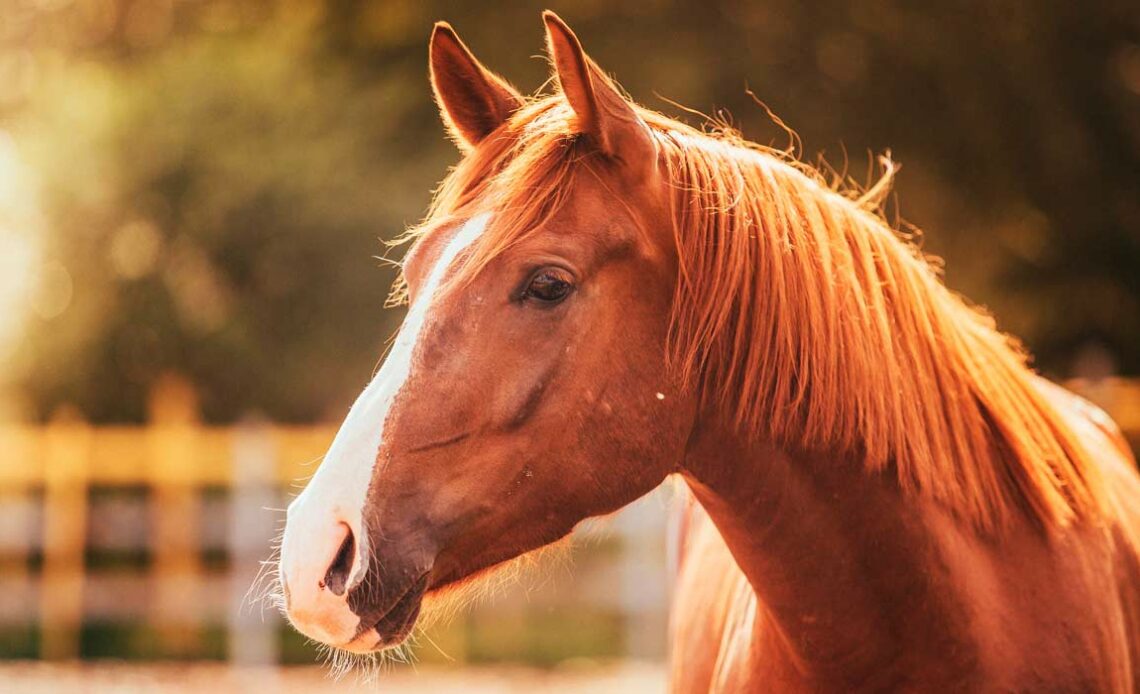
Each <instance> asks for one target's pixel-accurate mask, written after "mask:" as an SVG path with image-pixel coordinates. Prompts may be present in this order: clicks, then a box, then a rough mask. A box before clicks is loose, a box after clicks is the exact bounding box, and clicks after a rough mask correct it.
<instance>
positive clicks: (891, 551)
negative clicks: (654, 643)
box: [280, 13, 1140, 692]
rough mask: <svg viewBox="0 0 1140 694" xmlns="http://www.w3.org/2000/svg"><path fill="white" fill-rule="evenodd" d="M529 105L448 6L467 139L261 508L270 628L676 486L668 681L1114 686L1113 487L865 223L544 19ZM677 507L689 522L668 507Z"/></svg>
mask: <svg viewBox="0 0 1140 694" xmlns="http://www.w3.org/2000/svg"><path fill="white" fill-rule="evenodd" d="M544 20H545V24H546V38H547V45H548V49H549V52H550V57H551V61H552V63H553V66H554V70H555V74H556V77H557V90H556V93H555V94H553V95H549V96H544V97H539V98H525V97H523V96H521V95H520V94H519V93H518V92H517V91H516V90H515V89H514V88H512V87H511V86H510V85H509V84H508V83H507V82H506V81H504V80H503V79H502V78H500V77H498V76H497V75H495V74H493V73H491V72H490V71H488V70H487V69H486V68H484V67H483V66H482V65H481V64H480V63H479V62H478V61H477V60H476V59H475V58H474V57H473V56H472V54H471V53H470V52H469V51H468V49H467V48H466V47H465V46H464V44H463V43H462V42H461V41H460V40H459V38H458V37H457V36H456V35H455V33H454V32H453V31H452V30H451V28H450V27H449V26H447V25H446V24H439V25H437V26H436V28H435V31H434V33H433V34H432V39H431V47H430V63H431V83H432V87H433V89H434V91H435V96H436V100H437V101H438V103H439V106H440V110H441V112H442V114H443V119H444V121H445V123H446V125H447V128H448V130H449V132H450V133H451V135H452V137H453V138H454V139H455V141H456V143H457V144H458V145H459V147H460V149H461V150H462V151H463V153H464V156H463V158H462V160H461V161H460V163H459V164H458V166H457V167H456V168H455V169H454V171H452V172H451V173H450V175H448V177H447V178H446V179H445V180H444V182H443V184H442V186H441V188H440V189H439V191H438V193H437V195H436V198H435V201H434V203H433V206H432V208H431V210H430V212H429V214H428V216H427V218H426V220H425V222H424V223H423V224H422V226H420V227H419V228H417V229H415V230H413V232H411V234H410V236H411V238H413V239H414V240H415V244H414V246H413V247H412V249H411V251H410V252H409V254H408V256H407V258H406V260H405V262H404V265H403V277H404V280H405V284H403V285H402V287H401V290H400V292H399V294H400V296H401V297H403V298H406V300H407V302H408V304H409V309H408V314H407V318H406V319H405V321H404V324H403V326H402V327H401V329H400V332H399V334H398V336H397V337H396V339H395V343H394V345H393V347H392V350H391V352H390V354H389V355H388V357H387V359H386V360H385V361H384V363H383V365H382V367H381V368H380V370H379V371H378V373H377V374H376V375H375V377H374V379H373V380H372V381H371V383H370V384H369V385H368V386H367V388H365V390H364V392H363V394H362V395H360V397H359V399H358V400H357V401H356V403H355V404H354V405H353V407H352V409H351V411H350V412H349V414H348V416H347V419H346V420H345V422H344V424H343V426H342V428H341V430H340V432H339V433H338V434H337V436H336V439H335V440H334V441H333V443H332V446H331V448H330V449H329V451H328V455H327V457H326V458H325V460H324V462H323V464H322V465H321V467H320V468H319V470H318V471H317V473H316V475H315V477H314V478H313V480H312V481H311V482H310V483H309V485H308V487H307V488H306V489H305V490H304V492H303V493H302V494H301V495H300V496H299V497H298V498H297V499H296V500H295V501H294V502H293V503H292V504H291V506H290V507H289V511H288V520H287V526H286V529H285V536H284V540H283V546H282V550H281V559H280V577H281V583H282V588H283V592H284V597H285V602H286V611H287V614H288V616H289V619H290V620H291V621H292V623H293V624H294V625H295V626H296V627H297V628H298V629H299V630H300V631H302V632H303V633H305V634H307V635H309V636H310V637H312V638H314V639H317V640H319V641H321V642H323V643H326V644H329V645H330V646H332V647H334V648H336V649H342V650H346V651H352V652H371V651H377V650H382V649H386V648H389V647H391V646H394V645H396V644H399V643H401V642H403V641H404V640H405V639H406V638H407V637H408V635H409V633H410V632H411V630H412V629H413V626H414V625H415V624H416V622H417V619H418V617H419V615H420V611H421V606H422V605H423V603H424V600H425V598H426V597H434V596H437V595H441V594H444V593H446V592H447V591H449V590H450V589H453V588H455V587H456V586H460V585H462V584H465V583H467V582H469V581H471V580H472V579H473V577H477V576H480V575H483V574H485V573H487V571H488V570H489V569H491V568H492V567H496V566H499V565H501V564H502V563H503V562H506V561H507V560H510V559H512V558H514V557H518V556H520V555H523V554H524V553H527V552H530V551H532V550H535V549H537V548H540V547H543V546H545V545H548V544H550V543H553V542H555V541H557V540H559V539H560V538H562V537H564V536H566V535H567V534H568V533H569V532H570V531H571V530H572V529H573V528H574V526H575V525H576V524H577V523H579V522H580V521H582V520H583V519H585V518H588V517H591V516H598V515H601V514H607V513H610V512H612V511H615V510H617V509H619V508H621V507H622V506H625V505H626V504H628V503H630V502H631V501H633V500H635V499H637V498H638V497H640V496H642V495H643V494H645V493H646V492H648V491H650V490H651V489H653V488H654V487H656V486H657V485H659V484H660V483H661V482H662V481H663V480H664V479H666V478H667V477H669V476H671V475H679V476H680V477H681V478H683V480H684V481H685V482H686V483H687V485H688V487H689V489H691V492H692V497H693V498H694V499H695V501H693V502H692V503H691V504H690V506H689V509H688V513H687V521H686V523H685V532H684V537H683V540H682V547H681V550H682V560H681V564H680V574H679V576H678V587H677V591H676V593H677V600H676V605H675V606H674V613H673V627H672V637H673V665H672V679H673V686H674V688H675V689H677V690H680V691H709V690H714V691H744V690H757V691H804V690H812V691H816V690H835V691H854V690H874V691H881V690H897V689H902V690H912V691H1014V690H1016V691H1081V692H1085V691H1114V692H1126V691H1135V690H1136V689H1137V688H1138V687H1140V476H1138V475H1137V473H1136V471H1135V469H1134V461H1133V460H1132V458H1131V454H1130V453H1129V452H1128V450H1127V447H1126V445H1125V443H1124V442H1123V439H1122V438H1121V436H1120V434H1119V432H1118V430H1117V429H1116V427H1115V426H1114V424H1113V423H1112V422H1111V421H1110V420H1109V419H1108V418H1107V417H1106V416H1105V415H1104V414H1103V413H1101V412H1100V411H1099V410H1097V409H1095V408H1093V407H1092V406H1091V405H1089V404H1087V403H1085V402H1083V401H1081V400H1079V399H1078V398H1076V397H1075V396H1073V395H1070V394H1069V393H1067V392H1065V391H1064V390H1062V389H1060V388H1059V387H1057V386H1054V385H1051V384H1049V383H1048V382H1046V381H1044V380H1043V379H1041V378H1039V377H1038V376H1036V375H1034V374H1033V373H1032V372H1031V371H1030V370H1029V369H1028V368H1027V367H1026V365H1025V358H1024V356H1023V354H1022V353H1021V351H1020V350H1019V348H1018V347H1017V346H1016V344H1015V343H1014V342H1013V341H1012V340H1010V339H1009V338H1008V337H1006V336H1005V335H1003V334H1002V333H1000V332H998V331H997V330H996V329H995V327H994V325H993V323H992V321H991V320H990V318H988V317H987V316H986V315H985V314H983V313H982V312H981V311H979V310H977V309H975V308H973V307H971V306H969V305H968V304H967V303H966V302H965V301H963V300H962V299H960V298H959V297H958V296H956V295H955V294H953V293H951V292H950V291H949V290H947V289H946V288H945V287H944V286H943V285H942V284H941V282H940V281H939V279H938V277H937V276H936V273H935V271H934V270H932V268H931V266H930V265H929V264H928V263H927V262H926V260H925V259H924V258H923V257H922V256H921V255H920V254H919V253H918V252H917V251H916V250H915V249H914V248H913V247H912V246H911V245H909V244H908V243H907V242H905V241H904V240H902V239H900V237H899V236H898V235H896V233H894V231H893V230H892V229H891V227H890V226H889V225H887V224H886V223H885V222H884V221H883V219H882V217H881V215H880V214H878V212H877V207H878V201H879V200H880V199H881V197H882V193H883V192H884V191H885V189H886V187H887V185H888V184H889V179H890V175H891V173H892V171H893V170H892V169H890V168H888V173H887V174H886V175H885V176H884V180H883V181H882V184H881V185H877V186H874V187H872V189H871V190H870V191H868V192H866V193H864V194H862V195H856V194H851V195H848V194H845V193H844V192H842V191H840V190H838V189H837V186H832V185H828V184H827V183H826V182H825V181H824V180H823V178H822V177H821V176H820V175H819V174H817V173H816V172H814V171H812V170H810V169H809V168H807V167H805V166H802V165H799V164H797V163H796V162H794V161H790V160H789V158H788V157H786V156H783V155H782V154H781V153H780V152H775V151H772V150H770V149H766V148H763V147H759V146H757V145H754V144H752V143H749V142H747V141H745V140H743V139H742V138H740V137H739V136H736V135H734V134H732V133H729V132H718V133H714V134H708V133H705V132H701V131H698V130H695V129H693V128H690V127H687V126H685V125H682V124H681V123H678V122H676V121H674V120H670V119H668V118H666V117H664V116H661V115H659V114H656V113H653V112H651V111H649V110H647V109H644V108H641V107H639V106H636V105H634V104H633V103H631V102H630V101H629V100H628V99H627V98H626V97H625V96H624V95H623V94H622V93H621V92H620V91H619V90H618V88H617V87H616V86H615V84H614V83H613V82H612V81H610V79H609V78H608V77H607V76H606V75H605V73H603V72H602V71H601V70H600V69H599V68H598V67H597V65H596V64H595V63H594V62H593V61H592V60H591V59H590V58H589V57H588V56H587V55H586V54H585V53H584V52H583V50H582V47H581V45H580V44H579V42H578V39H577V38H576V37H575V36H574V34H573V33H572V32H571V31H570V30H569V28H567V26H566V25H565V24H564V23H563V22H562V21H561V20H560V19H558V18H557V17H556V16H555V15H553V14H551V13H546V14H545V15H544ZM698 504H699V505H698Z"/></svg>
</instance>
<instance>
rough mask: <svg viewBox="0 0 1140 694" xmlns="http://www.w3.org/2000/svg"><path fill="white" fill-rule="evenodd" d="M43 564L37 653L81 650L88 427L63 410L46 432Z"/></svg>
mask: <svg viewBox="0 0 1140 694" xmlns="http://www.w3.org/2000/svg"><path fill="white" fill-rule="evenodd" d="M44 436H45V441H44V443H45V450H44V479H43V483H44V540H43V547H44V568H43V577H42V579H41V586H40V626H41V633H42V638H41V645H40V655H41V657H42V658H44V659H45V660H61V659H70V658H76V657H78V656H79V645H80V644H79V627H80V624H82V620H83V548H84V544H85V540H86V535H87V484H86V480H85V479H84V477H85V474H86V471H87V466H88V461H89V457H90V453H91V428H90V427H89V426H88V425H87V424H86V423H84V422H83V420H82V419H81V418H80V417H79V415H78V413H77V412H75V411H74V410H62V411H61V412H59V413H58V414H57V415H56V417H55V418H54V419H53V421H52V422H51V424H49V425H48V427H47V429H46V430H45V432H44Z"/></svg>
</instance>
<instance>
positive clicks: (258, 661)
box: [229, 416, 284, 687]
mask: <svg viewBox="0 0 1140 694" xmlns="http://www.w3.org/2000/svg"><path fill="white" fill-rule="evenodd" d="M277 456H278V451H277V447H276V445H275V441H274V439H273V432H272V430H271V429H270V427H269V426H268V424H267V423H266V422H265V421H264V420H263V419H261V418H260V417H252V416H251V417H246V418H245V419H243V420H242V421H241V422H240V423H239V424H238V425H237V427H235V429H234V436H233V452H232V455H231V462H232V466H233V468H232V469H233V476H232V479H233V483H232V487H231V493H230V527H229V545H230V546H229V555H230V609H229V617H230V619H229V657H230V662H231V663H232V664H233V665H235V666H238V667H242V668H248V667H256V668H259V669H260V668H264V667H266V666H271V665H274V664H276V663H277V659H278V653H277V651H278V647H277V627H278V624H279V617H278V614H277V611H276V610H275V609H272V607H271V606H268V605H265V604H262V603H260V602H257V600H258V598H260V597H261V595H259V594H258V591H259V590H260V589H262V588H266V587H267V586H261V585H258V586H254V582H255V581H258V580H259V578H260V579H261V580H269V579H268V578H265V577H263V576H262V574H261V570H260V569H261V564H260V562H261V560H263V559H265V557H266V553H267V550H268V549H269V546H270V543H271V542H272V541H273V540H274V535H275V533H276V531H277V528H276V527H275V519H280V520H282V521H283V520H284V518H283V517H282V516H281V514H277V513H275V512H274V511H273V510H272V509H273V508H274V507H275V506H276V505H277V504H278V503H279V499H278V496H277V484H276V483H277V479H276V478H277ZM266 571H268V568H266ZM263 675H264V673H262V674H259V675H257V677H258V678H259V685H260V686H261V687H265V686H267V685H268V683H267V682H266V681H265V680H264V679H261V678H262V677H263Z"/></svg>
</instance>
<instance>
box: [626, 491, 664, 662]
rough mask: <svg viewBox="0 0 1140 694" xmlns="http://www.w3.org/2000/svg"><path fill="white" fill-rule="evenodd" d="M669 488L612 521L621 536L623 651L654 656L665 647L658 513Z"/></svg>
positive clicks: (661, 539) (638, 656)
mask: <svg viewBox="0 0 1140 694" xmlns="http://www.w3.org/2000/svg"><path fill="white" fill-rule="evenodd" d="M670 491H671V489H668V488H665V487H662V488H658V489H657V490H656V491H653V492H651V493H650V494H648V495H646V496H645V497H643V498H641V499H639V500H638V501H636V502H634V503H633V504H630V505H629V506H628V507H626V508H624V509H622V511H621V512H620V513H619V514H618V515H617V517H616V518H615V520H614V524H615V526H616V529H617V531H618V534H619V536H620V537H621V542H622V546H621V565H620V566H621V574H620V575H621V586H620V590H621V606H622V612H623V614H622V617H623V619H624V622H625V633H624V636H625V649H626V656H627V657H630V658H635V659H638V660H652V659H656V658H660V657H661V656H662V655H664V654H665V652H666V647H667V640H668V639H667V635H666V634H667V631H668V623H667V618H666V616H665V611H664V610H662V609H661V605H662V604H663V603H664V601H665V599H666V585H667V578H666V577H665V576H664V575H663V573H662V572H663V570H664V569H665V556H664V546H663V545H664V540H665V538H664V536H663V533H662V532H661V528H662V525H663V524H662V523H661V516H662V515H663V514H664V513H665V508H666V507H667V505H668V501H669V498H670V495H669V492H670Z"/></svg>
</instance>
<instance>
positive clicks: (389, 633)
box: [342, 574, 428, 653]
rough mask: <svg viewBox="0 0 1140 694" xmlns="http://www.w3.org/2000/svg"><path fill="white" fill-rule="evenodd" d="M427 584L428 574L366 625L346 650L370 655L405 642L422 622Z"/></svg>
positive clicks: (364, 624)
mask: <svg viewBox="0 0 1140 694" xmlns="http://www.w3.org/2000/svg"><path fill="white" fill-rule="evenodd" d="M427 583H428V577H427V574H424V575H423V576H420V577H419V578H418V579H417V580H416V581H415V582H414V583H412V584H411V585H410V586H408V589H407V590H405V591H404V594H403V595H401V596H400V598H399V599H398V600H396V602H394V603H393V604H392V606H391V607H389V608H388V609H387V610H386V611H385V612H384V613H383V614H381V615H380V616H379V617H378V618H377V619H376V620H375V621H374V622H372V624H370V625H368V624H367V623H364V622H362V623H361V627H360V629H359V632H358V634H357V636H356V638H354V639H353V640H352V641H350V642H349V643H348V644H346V645H345V646H343V647H342V648H343V649H344V650H348V651H354V652H360V653H367V652H371V651H380V650H384V649H386V648H393V647H395V646H399V645H400V644H401V643H403V642H404V641H405V640H406V639H407V638H408V635H410V634H411V633H412V628H413V627H415V625H416V620H417V619H419V616H420V609H421V608H422V607H423V599H424V593H425V592H426V591H427Z"/></svg>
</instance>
